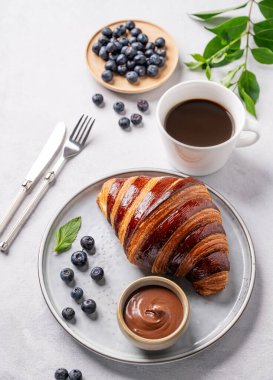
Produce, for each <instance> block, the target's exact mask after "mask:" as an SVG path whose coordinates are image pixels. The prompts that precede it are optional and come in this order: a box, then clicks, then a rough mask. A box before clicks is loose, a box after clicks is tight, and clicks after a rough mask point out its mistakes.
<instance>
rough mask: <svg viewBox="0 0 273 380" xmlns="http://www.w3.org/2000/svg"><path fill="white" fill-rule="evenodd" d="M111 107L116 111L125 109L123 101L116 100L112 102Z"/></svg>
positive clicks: (120, 111) (119, 111)
mask: <svg viewBox="0 0 273 380" xmlns="http://www.w3.org/2000/svg"><path fill="white" fill-rule="evenodd" d="M113 108H114V110H115V111H116V113H122V112H123V111H124V109H125V106H124V103H123V102H116V103H114V104H113Z"/></svg>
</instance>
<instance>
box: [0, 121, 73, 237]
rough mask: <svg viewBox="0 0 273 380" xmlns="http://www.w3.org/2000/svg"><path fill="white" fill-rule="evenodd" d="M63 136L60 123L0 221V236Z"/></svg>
mask: <svg viewBox="0 0 273 380" xmlns="http://www.w3.org/2000/svg"><path fill="white" fill-rule="evenodd" d="M65 135H66V126H65V124H64V123H63V122H60V123H58V124H57V125H56V127H55V128H54V131H53V132H52V134H51V135H50V137H49V139H48V140H47V142H46V144H45V145H44V147H43V149H42V150H41V152H40V154H39V156H38V157H37V159H36V160H35V162H34V164H33V165H32V167H31V169H30V171H29V172H28V173H27V175H26V177H25V179H24V181H23V182H22V185H21V187H20V190H19V192H18V193H17V195H16V197H15V198H14V200H13V202H12V204H11V206H10V208H9V209H8V211H7V212H6V214H5V215H4V216H3V218H2V219H1V220H0V234H1V232H3V231H4V229H5V228H6V227H7V225H8V223H9V221H10V220H11V218H12V217H13V215H14V214H15V212H16V211H17V209H18V208H19V206H20V205H21V203H22V201H23V199H24V198H25V196H26V195H27V194H29V193H30V191H31V190H32V188H33V187H34V185H35V182H36V181H37V180H38V178H39V177H40V175H41V174H42V173H43V172H44V170H45V169H46V167H47V166H48V165H49V164H50V162H51V161H52V159H53V158H54V157H55V155H56V153H57V152H58V151H59V149H60V148H61V146H62V144H63V142H64V138H65Z"/></svg>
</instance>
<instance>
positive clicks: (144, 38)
mask: <svg viewBox="0 0 273 380" xmlns="http://www.w3.org/2000/svg"><path fill="white" fill-rule="evenodd" d="M137 40H138V41H139V42H141V43H142V44H143V45H146V44H147V42H148V41H149V38H148V36H147V34H145V33H139V35H138V36H137Z"/></svg>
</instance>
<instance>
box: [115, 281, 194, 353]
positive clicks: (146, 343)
mask: <svg viewBox="0 0 273 380" xmlns="http://www.w3.org/2000/svg"><path fill="white" fill-rule="evenodd" d="M149 286H156V287H162V288H167V289H169V290H170V291H172V292H173V293H174V295H176V296H177V297H178V299H179V301H180V302H181V305H182V309H183V315H182V317H181V322H180V323H179V325H178V327H177V328H176V329H175V331H173V332H172V333H171V334H169V335H167V336H164V337H162V338H157V339H154V338H153V339H151V338H144V337H142V336H140V335H138V334H136V333H135V332H133V331H132V330H131V329H130V328H129V327H128V325H127V324H126V322H125V318H124V312H125V307H126V304H127V303H128V300H129V299H130V296H131V295H132V294H134V293H135V292H136V291H137V290H140V291H141V289H142V288H145V287H149ZM189 316H190V306H189V302H188V299H187V297H186V295H185V293H184V291H183V290H182V289H181V288H180V287H179V286H178V285H177V284H176V283H175V282H173V281H171V280H169V279H167V278H164V277H160V276H148V277H142V278H140V279H138V280H136V281H134V282H132V283H131V284H129V285H128V287H127V288H126V289H125V290H124V292H123V293H122V294H121V296H120V299H119V301H118V305H117V319H118V323H119V327H120V329H121V331H122V332H123V334H124V335H125V336H126V337H127V338H128V339H129V340H130V341H131V342H132V343H133V344H134V345H135V346H137V347H138V348H141V349H144V350H149V351H157V350H163V349H166V348H168V347H170V346H172V345H173V344H175V343H176V342H177V341H178V339H179V338H180V337H181V335H182V334H183V333H184V332H185V330H186V328H187V326H188V322H189Z"/></svg>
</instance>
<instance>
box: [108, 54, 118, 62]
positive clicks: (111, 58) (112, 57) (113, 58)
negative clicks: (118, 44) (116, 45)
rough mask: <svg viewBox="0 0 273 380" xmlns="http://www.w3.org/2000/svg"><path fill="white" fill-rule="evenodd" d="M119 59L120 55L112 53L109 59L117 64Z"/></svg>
mask: <svg viewBox="0 0 273 380" xmlns="http://www.w3.org/2000/svg"><path fill="white" fill-rule="evenodd" d="M117 57H118V53H116V52H115V53H110V54H109V59H110V60H111V61H115V62H116V60H117Z"/></svg>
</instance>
